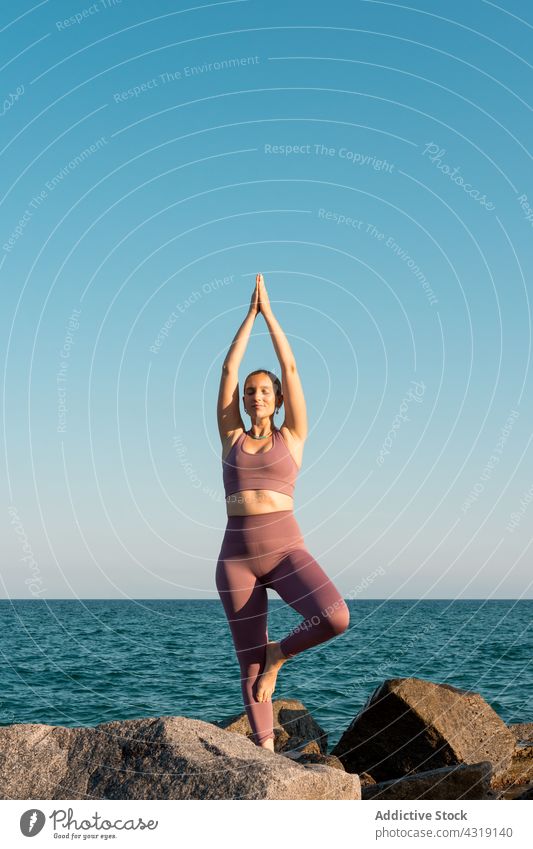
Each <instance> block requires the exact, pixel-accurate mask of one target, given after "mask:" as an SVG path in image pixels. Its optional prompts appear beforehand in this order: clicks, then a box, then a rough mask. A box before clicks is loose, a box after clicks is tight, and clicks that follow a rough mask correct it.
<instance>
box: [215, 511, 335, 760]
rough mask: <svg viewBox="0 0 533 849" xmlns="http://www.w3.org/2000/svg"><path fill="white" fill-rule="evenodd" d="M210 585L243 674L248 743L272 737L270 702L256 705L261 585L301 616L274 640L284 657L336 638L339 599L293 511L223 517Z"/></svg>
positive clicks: (262, 639)
mask: <svg viewBox="0 0 533 849" xmlns="http://www.w3.org/2000/svg"><path fill="white" fill-rule="evenodd" d="M216 586H217V590H218V593H219V595H220V598H221V601H222V604H223V605H224V610H225V612H226V616H227V618H228V622H229V626H230V630H231V635H232V638H233V643H234V646H235V651H236V654H237V659H238V661H239V666H240V670H241V688H242V695H243V700H244V706H245V708H246V713H247V715H248V719H249V721H250V725H251V728H252V731H253V735H254V739H255V742H256V743H257V745H260V744H261V743H262V742H263V741H264V740H267V739H268V738H269V737H272V738H273V737H274V732H273V727H272V726H273V713H272V701H271V700H270V699H269V701H267V702H258V701H257V700H256V688H257V681H258V679H259V676H260V675H261V673H262V671H263V667H264V662H265V646H266V643H267V642H268V628H267V599H268V597H267V587H270V588H271V589H273V590H275V591H276V592H277V593H278V595H279V596H280V597H281V598H282V599H283V601H285V602H286V603H287V604H290V606H291V607H293V608H294V609H295V610H297V611H298V613H299V614H300V615H301V616H303V617H304V619H303V620H302V622H300V624H299V625H297V626H296V628H294V629H293V630H292V631H291V632H290V634H288V635H287V636H286V637H284V638H283V639H282V640H281V641H280V647H281V651H282V653H283V654H284V655H285V657H294V655H296V654H299V652H302V651H305V649H308V648H311V646H316V645H318V644H319V643H323V642H325V641H326V640H329V639H331V638H332V637H335V636H337V635H338V634H342V633H343V632H344V631H345V630H346V628H347V627H348V623H349V621H350V614H349V612H348V607H347V605H346V602H345V601H344V599H343V598H342V597H341V596H340V595H339V593H338V591H337V589H336V588H335V586H334V585H333V583H332V582H331V581H330V579H329V578H328V576H327V575H326V573H325V572H324V570H323V569H322V567H321V566H319V564H318V563H317V562H316V560H315V559H314V558H313V557H312V556H311V554H310V553H309V552H308V550H307V548H306V547H305V543H304V540H303V537H302V534H301V531H300V528H299V526H298V523H297V521H296V519H295V517H294V513H293V512H292V510H280V511H276V512H273V513H261V514H259V515H256V516H228V521H227V525H226V531H225V534H224V539H223V540H222V548H221V549H220V554H219V557H218V562H217V568H216Z"/></svg>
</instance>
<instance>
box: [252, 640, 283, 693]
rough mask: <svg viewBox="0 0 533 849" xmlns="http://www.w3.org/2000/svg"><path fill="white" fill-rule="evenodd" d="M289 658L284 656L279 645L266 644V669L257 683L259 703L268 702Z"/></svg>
mask: <svg viewBox="0 0 533 849" xmlns="http://www.w3.org/2000/svg"><path fill="white" fill-rule="evenodd" d="M286 660H288V658H286V657H285V655H284V654H282V652H281V649H280V647H279V643H274V642H272V643H267V644H266V657H265V668H264V669H263V672H262V673H261V675H260V677H259V681H258V683H257V701H258V702H268V700H269V699H270V698H271V696H272V693H273V692H274V688H275V686H276V678H277V676H278V672H279V670H280V669H281V667H282V666H283V664H284V663H285V661H286Z"/></svg>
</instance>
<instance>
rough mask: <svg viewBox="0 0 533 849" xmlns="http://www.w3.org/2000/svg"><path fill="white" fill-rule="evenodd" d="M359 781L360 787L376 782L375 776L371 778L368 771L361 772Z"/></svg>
mask: <svg viewBox="0 0 533 849" xmlns="http://www.w3.org/2000/svg"><path fill="white" fill-rule="evenodd" d="M359 781H360V782H361V788H363V787H367V786H368V785H369V784H377V781H376V779H375V778H372V776H371V775H369V773H368V772H362V773H361V775H360V776H359Z"/></svg>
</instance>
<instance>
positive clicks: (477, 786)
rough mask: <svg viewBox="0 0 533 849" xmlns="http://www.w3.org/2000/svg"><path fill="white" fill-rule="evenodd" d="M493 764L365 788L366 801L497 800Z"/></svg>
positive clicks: (438, 771) (429, 773)
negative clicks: (493, 779) (493, 789)
mask: <svg viewBox="0 0 533 849" xmlns="http://www.w3.org/2000/svg"><path fill="white" fill-rule="evenodd" d="M491 776H492V767H491V764H490V763H489V761H481V762H480V763H477V764H459V765H458V766H451V767H450V766H447V767H441V768H440V769H432V770H427V771H426V772H418V773H413V774H412V775H407V776H404V777H403V778H396V779H393V780H392V781H381V782H379V783H378V784H369V785H366V786H362V790H361V792H362V796H363V799H379V800H380V801H381V800H384V799H410V800H417V799H424V800H426V799H461V801H463V800H464V799H493V798H495V794H494V792H493V791H491V788H490V780H491Z"/></svg>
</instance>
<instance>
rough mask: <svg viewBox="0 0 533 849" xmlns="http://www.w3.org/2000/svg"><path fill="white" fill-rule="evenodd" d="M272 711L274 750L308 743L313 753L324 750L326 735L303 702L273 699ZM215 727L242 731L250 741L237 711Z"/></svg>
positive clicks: (245, 721) (244, 718) (245, 720)
mask: <svg viewBox="0 0 533 849" xmlns="http://www.w3.org/2000/svg"><path fill="white" fill-rule="evenodd" d="M272 711H273V714H274V735H275V739H274V750H275V751H276V752H285V751H290V750H292V749H299V748H301V747H302V746H308V745H310V744H312V746H313V748H312V749H307V751H315V752H316V753H317V754H323V755H325V754H326V753H327V751H328V735H327V733H326V732H325V731H324V729H323V728H321V727H320V725H319V724H318V722H316V721H315V720H314V719H313V717H312V716H311V714H310V713H309V711H308V710H307V708H306V707H305V705H303V704H302V702H299V701H298V700H297V699H276V700H275V701H273V702H272ZM216 725H217V726H218V727H219V728H225V729H226V731H232V732H234V733H235V734H244V735H245V736H246V737H248V738H249V739H250V740H252V729H251V727H250V723H249V721H248V717H247V715H246V713H239V714H237V715H236V716H233V717H230V718H229V719H225V720H222V721H221V722H217V723H216Z"/></svg>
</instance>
